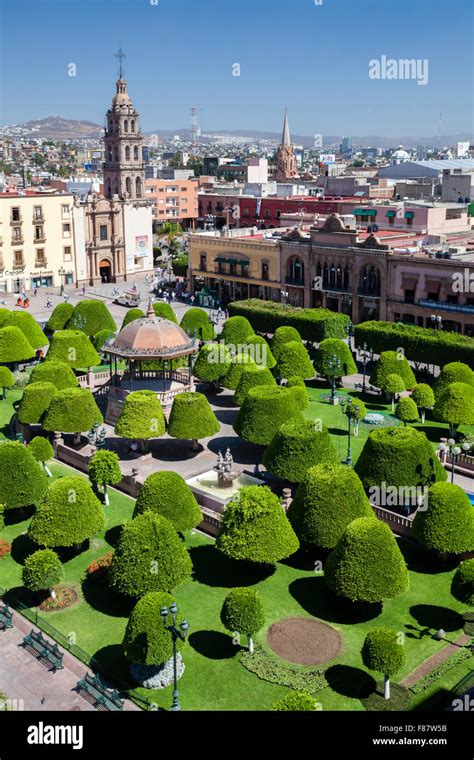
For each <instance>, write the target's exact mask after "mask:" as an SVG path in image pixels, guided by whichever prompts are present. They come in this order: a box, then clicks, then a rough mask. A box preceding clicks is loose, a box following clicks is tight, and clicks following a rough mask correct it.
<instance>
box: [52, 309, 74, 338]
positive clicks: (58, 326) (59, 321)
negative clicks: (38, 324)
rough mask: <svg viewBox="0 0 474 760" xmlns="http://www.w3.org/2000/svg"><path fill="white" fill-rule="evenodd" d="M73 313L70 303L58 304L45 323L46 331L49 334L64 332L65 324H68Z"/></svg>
mask: <svg viewBox="0 0 474 760" xmlns="http://www.w3.org/2000/svg"><path fill="white" fill-rule="evenodd" d="M73 313H74V306H73V305H72V303H58V304H57V305H56V306H55V307H54V309H53V311H52V312H51V316H50V318H49V319H48V321H47V322H46V330H49V332H54V331H55V330H64V328H65V326H66V323H67V322H69V320H70V319H71V317H72V315H73Z"/></svg>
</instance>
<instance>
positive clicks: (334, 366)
mask: <svg viewBox="0 0 474 760" xmlns="http://www.w3.org/2000/svg"><path fill="white" fill-rule="evenodd" d="M326 366H327V371H328V375H329V377H330V378H331V403H332V404H336V403H337V398H336V377H339V375H338V372H339V371H340V370H341V360H340V359H339V358H338V357H337V356H336V354H333V355H332V356H330V357H329V359H328V361H327V365H326Z"/></svg>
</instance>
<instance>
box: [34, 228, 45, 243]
mask: <svg viewBox="0 0 474 760" xmlns="http://www.w3.org/2000/svg"><path fill="white" fill-rule="evenodd" d="M43 238H44V232H43V227H39V226H38V227H35V240H43Z"/></svg>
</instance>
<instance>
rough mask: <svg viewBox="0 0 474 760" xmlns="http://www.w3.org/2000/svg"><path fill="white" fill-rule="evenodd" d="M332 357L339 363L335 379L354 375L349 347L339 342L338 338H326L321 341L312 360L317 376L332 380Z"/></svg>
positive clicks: (355, 370) (354, 366)
mask: <svg viewBox="0 0 474 760" xmlns="http://www.w3.org/2000/svg"><path fill="white" fill-rule="evenodd" d="M333 356H336V358H337V359H339V362H340V369H339V370H337V372H338V374H337V375H336V377H343V376H345V375H355V373H356V372H357V367H356V365H355V362H354V359H353V357H352V354H351V351H350V349H349V346H348V345H347V343H346V342H345V341H344V340H339V339H338V338H326V340H323V341H321V343H320V344H319V348H318V350H317V351H316V356H315V359H314V366H315V368H316V372H317V373H318V375H320V376H321V377H325V378H327V379H329V378H332V376H333V373H334V369H331V361H332V357H333Z"/></svg>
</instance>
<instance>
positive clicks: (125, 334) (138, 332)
mask: <svg viewBox="0 0 474 760" xmlns="http://www.w3.org/2000/svg"><path fill="white" fill-rule="evenodd" d="M197 347H198V345H197V341H196V339H195V338H194V337H190V336H189V335H187V334H186V333H185V332H184V330H183V329H182V328H181V327H179V325H176V324H175V323H174V322H171V321H170V320H169V319H163V318H162V317H157V316H155V313H154V312H153V308H151V312H150V310H149V311H148V314H147V316H146V317H141V318H140V319H135V320H134V321H133V322H129V324H128V325H126V327H124V328H123V330H121V331H120V332H119V334H118V335H117V337H116V338H115V340H113V341H112V342H111V343H109V344H107V345H105V346H104V351H106V352H107V353H110V354H115V355H117V356H123V357H129V358H131V359H134V358H135V359H140V358H146V359H150V358H153V357H156V358H164V359H166V358H173V357H178V356H184V355H186V354H190V353H193V352H194V351H195V350H196V349H197Z"/></svg>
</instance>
